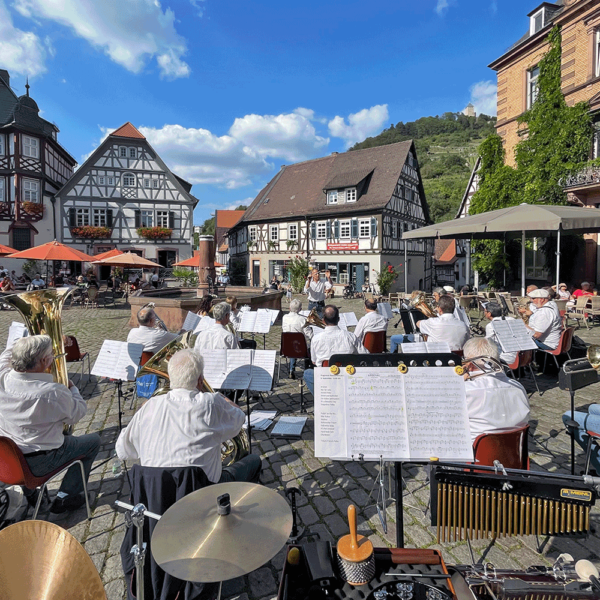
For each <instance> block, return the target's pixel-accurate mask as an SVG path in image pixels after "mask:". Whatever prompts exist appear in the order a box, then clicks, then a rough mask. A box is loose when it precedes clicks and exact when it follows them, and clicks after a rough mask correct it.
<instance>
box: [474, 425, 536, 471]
mask: <svg viewBox="0 0 600 600" xmlns="http://www.w3.org/2000/svg"><path fill="white" fill-rule="evenodd" d="M528 435H529V425H525V426H523V427H514V428H512V429H506V430H503V431H497V432H492V433H482V434H481V435H478V436H477V438H476V439H475V442H474V443H473V454H474V456H475V463H479V464H480V465H485V466H489V467H493V466H494V461H495V460H499V461H500V462H501V463H502V465H503V466H504V467H505V468H507V469H524V470H528V469H529V446H528Z"/></svg>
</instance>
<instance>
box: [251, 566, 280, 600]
mask: <svg viewBox="0 0 600 600" xmlns="http://www.w3.org/2000/svg"><path fill="white" fill-rule="evenodd" d="M248 580H249V581H250V589H251V590H252V595H253V596H254V597H256V598H262V597H263V596H265V595H266V594H269V593H272V592H275V591H276V590H277V584H276V583H275V578H274V577H273V573H271V569H268V568H265V567H263V568H261V569H257V570H256V571H252V573H248Z"/></svg>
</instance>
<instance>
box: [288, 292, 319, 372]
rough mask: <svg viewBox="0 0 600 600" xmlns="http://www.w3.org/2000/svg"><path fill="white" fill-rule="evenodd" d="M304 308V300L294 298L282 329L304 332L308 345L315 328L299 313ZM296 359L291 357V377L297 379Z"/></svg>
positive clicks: (290, 331)
mask: <svg viewBox="0 0 600 600" xmlns="http://www.w3.org/2000/svg"><path fill="white" fill-rule="evenodd" d="M301 310H302V302H300V300H292V301H291V302H290V312H289V313H288V314H287V315H283V318H282V320H281V331H282V332H283V333H294V332H296V333H303V334H304V337H305V338H306V344H307V345H308V344H309V342H310V340H311V338H312V336H313V330H312V329H311V327H310V325H309V324H308V322H307V321H306V319H305V318H304V317H303V316H302V315H301V314H299V313H300V311H301ZM295 368H296V359H295V358H290V377H291V378H292V379H296V372H295V371H294V369H295Z"/></svg>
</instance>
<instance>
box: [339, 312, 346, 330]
mask: <svg viewBox="0 0 600 600" xmlns="http://www.w3.org/2000/svg"><path fill="white" fill-rule="evenodd" d="M338 327H339V328H340V329H342V330H343V331H348V327H346V321H344V319H342V315H340V320H339V322H338Z"/></svg>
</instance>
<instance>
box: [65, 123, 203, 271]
mask: <svg viewBox="0 0 600 600" xmlns="http://www.w3.org/2000/svg"><path fill="white" fill-rule="evenodd" d="M191 188H192V186H191V184H190V183H188V182H187V181H185V180H183V179H181V178H180V177H178V176H177V175H175V174H174V173H172V172H171V170H170V169H169V168H168V167H167V165H166V164H165V163H164V162H163V161H162V159H161V158H160V156H159V155H158V154H157V153H156V151H155V150H154V149H153V148H152V146H151V145H150V144H149V143H148V140H147V139H146V138H145V137H144V136H143V135H142V134H141V133H140V132H139V131H138V130H137V129H136V128H135V127H134V126H133V125H132V124H131V123H126V124H125V125H123V126H122V127H120V128H119V129H117V130H116V131H114V132H113V133H111V134H110V135H109V136H107V138H106V139H105V140H104V141H103V142H102V143H101V144H100V146H99V147H98V148H97V149H96V150H95V151H94V152H92V154H91V156H90V157H89V158H88V159H87V160H86V161H85V162H84V163H83V165H82V166H81V167H80V168H79V169H78V170H77V172H76V173H75V175H74V176H73V177H72V178H71V179H70V180H69V181H68V183H67V184H66V185H65V186H64V187H63V188H62V189H61V190H60V191H59V192H58V193H57V195H56V196H57V198H58V206H57V211H58V220H59V226H58V227H59V230H60V236H61V239H62V241H63V242H65V243H68V244H70V245H73V246H75V247H79V249H80V250H82V251H83V252H86V253H88V254H92V255H94V254H100V253H102V252H106V251H108V250H112V249H113V248H118V249H119V250H123V251H131V252H135V253H137V254H139V255H141V256H143V257H145V258H148V259H150V260H153V261H155V262H158V263H159V264H160V265H162V266H164V267H170V266H171V265H172V264H173V263H174V262H177V261H178V260H183V259H186V258H189V257H190V256H191V254H192V239H193V211H194V207H195V206H196V204H197V202H198V200H197V199H196V198H194V196H192V194H191V193H190V191H191Z"/></svg>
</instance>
